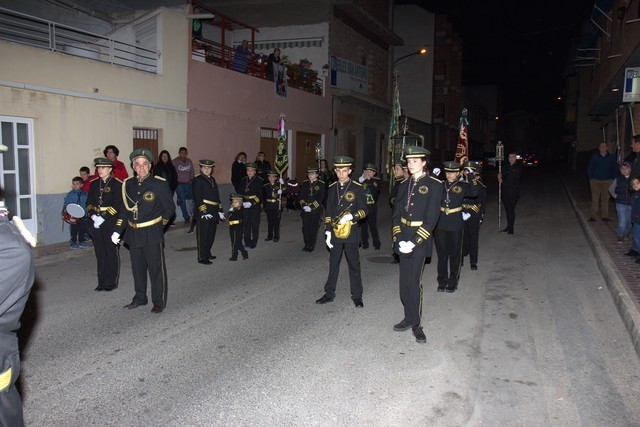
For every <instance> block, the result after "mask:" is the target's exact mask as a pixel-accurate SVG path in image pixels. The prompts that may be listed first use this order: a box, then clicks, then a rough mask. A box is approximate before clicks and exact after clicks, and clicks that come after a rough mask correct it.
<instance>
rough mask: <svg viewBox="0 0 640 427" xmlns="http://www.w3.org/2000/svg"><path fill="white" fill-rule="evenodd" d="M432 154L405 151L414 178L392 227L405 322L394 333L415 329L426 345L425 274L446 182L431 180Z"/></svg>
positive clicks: (395, 211)
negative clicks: (423, 328) (423, 302)
mask: <svg viewBox="0 0 640 427" xmlns="http://www.w3.org/2000/svg"><path fill="white" fill-rule="evenodd" d="M429 154H430V153H429V150H427V149H426V148H423V147H418V146H408V147H406V148H405V150H404V157H405V158H406V159H407V167H408V169H409V173H410V174H411V175H410V177H409V178H408V179H406V180H404V182H403V183H402V184H401V185H400V187H399V189H398V196H397V199H396V204H395V207H394V209H393V215H392V219H391V224H392V227H393V231H392V232H393V249H394V251H395V252H396V253H397V254H398V255H399V256H400V301H402V305H403V306H404V318H403V319H402V321H400V323H397V324H395V325H394V326H393V330H394V331H406V330H407V329H409V328H412V330H413V335H414V336H415V337H416V341H417V342H419V343H426V342H427V338H426V336H425V335H424V332H423V331H422V324H421V322H422V271H423V269H424V261H425V258H426V257H430V256H431V251H432V247H433V237H432V235H431V233H432V232H433V229H434V227H435V226H436V224H437V222H438V218H439V212H440V202H441V199H442V182H441V181H439V180H438V179H436V178H432V177H430V176H429V175H428V174H427V173H426V171H425V169H426V166H427V159H428V156H429Z"/></svg>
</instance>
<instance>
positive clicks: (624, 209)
mask: <svg viewBox="0 0 640 427" xmlns="http://www.w3.org/2000/svg"><path fill="white" fill-rule="evenodd" d="M630 174H631V165H630V164H629V162H622V163H620V175H618V177H617V178H616V180H615V182H614V183H613V187H614V191H613V192H612V193H611V196H612V197H613V198H614V199H615V200H616V213H617V214H618V226H617V227H616V236H617V238H618V243H622V242H623V241H624V238H625V237H626V236H627V234H629V231H631V192H630V191H629V189H630V188H631V186H630V182H629V175H630Z"/></svg>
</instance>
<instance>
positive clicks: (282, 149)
mask: <svg viewBox="0 0 640 427" xmlns="http://www.w3.org/2000/svg"><path fill="white" fill-rule="evenodd" d="M285 121H286V117H285V115H284V114H280V120H279V121H278V143H277V144H276V158H275V161H274V167H275V169H276V172H278V173H279V174H280V175H281V176H282V175H283V174H284V172H285V171H286V170H287V169H288V167H289V155H288V154H287V132H286V131H285V129H284V124H285Z"/></svg>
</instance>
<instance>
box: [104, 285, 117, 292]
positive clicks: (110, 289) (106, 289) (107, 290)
mask: <svg viewBox="0 0 640 427" xmlns="http://www.w3.org/2000/svg"><path fill="white" fill-rule="evenodd" d="M116 288H117V286H116V287H115V288H102V290H103V291H105V292H111V291H112V290H114V289H116Z"/></svg>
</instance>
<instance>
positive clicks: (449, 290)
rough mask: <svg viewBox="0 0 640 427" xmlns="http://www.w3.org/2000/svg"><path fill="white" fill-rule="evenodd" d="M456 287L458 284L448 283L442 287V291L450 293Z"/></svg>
mask: <svg viewBox="0 0 640 427" xmlns="http://www.w3.org/2000/svg"><path fill="white" fill-rule="evenodd" d="M457 288H458V286H456V285H452V284H451V283H449V284H448V285H447V287H446V288H445V289H444V291H445V292H448V293H452V292H455V291H456V289H457Z"/></svg>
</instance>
